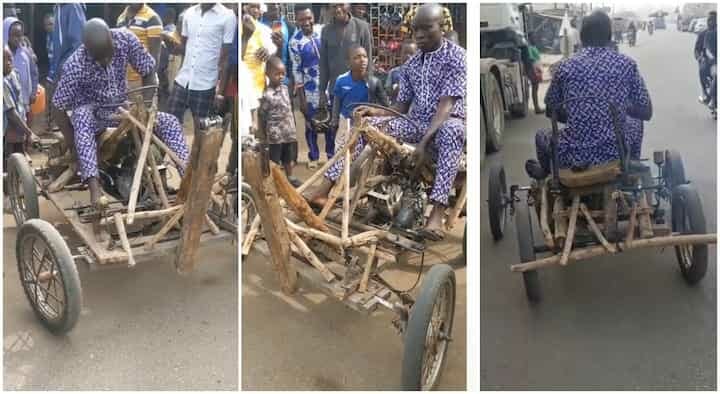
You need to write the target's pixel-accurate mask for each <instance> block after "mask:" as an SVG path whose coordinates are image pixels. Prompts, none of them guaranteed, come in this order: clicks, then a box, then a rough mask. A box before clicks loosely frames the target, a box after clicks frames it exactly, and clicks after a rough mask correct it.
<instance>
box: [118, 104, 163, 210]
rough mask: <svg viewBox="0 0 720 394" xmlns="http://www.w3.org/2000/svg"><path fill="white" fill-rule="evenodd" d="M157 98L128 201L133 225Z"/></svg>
mask: <svg viewBox="0 0 720 394" xmlns="http://www.w3.org/2000/svg"><path fill="white" fill-rule="evenodd" d="M156 107H157V98H155V99H154V101H153V106H152V108H151V109H150V116H148V121H147V126H146V127H145V130H144V133H143V141H142V147H141V148H140V155H139V156H138V161H137V166H136V167H135V175H134V176H133V182H132V187H131V188H130V200H129V201H128V208H127V210H128V212H127V215H128V216H127V219H126V220H127V222H128V224H132V223H133V221H134V220H135V207H136V205H137V199H138V194H139V193H140V182H141V181H142V175H143V172H144V171H145V164H146V162H147V156H148V152H149V151H150V141H152V134H153V130H152V129H153V128H152V127H151V126H153V125H154V124H155V117H156V114H157V110H156Z"/></svg>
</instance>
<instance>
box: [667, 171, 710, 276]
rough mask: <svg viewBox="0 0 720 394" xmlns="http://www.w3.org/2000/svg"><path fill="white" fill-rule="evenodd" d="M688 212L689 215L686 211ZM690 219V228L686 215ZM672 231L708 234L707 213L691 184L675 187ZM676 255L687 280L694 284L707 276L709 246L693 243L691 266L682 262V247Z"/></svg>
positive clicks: (677, 249)
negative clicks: (685, 226) (705, 213)
mask: <svg viewBox="0 0 720 394" xmlns="http://www.w3.org/2000/svg"><path fill="white" fill-rule="evenodd" d="M686 212H687V215H685V213H686ZM683 216H687V218H688V219H689V220H690V228H689V229H686V228H684V223H685V221H684V219H685V218H684V217H683ZM672 231H673V232H681V233H684V234H706V232H707V226H706V224H705V215H704V214H703V209H702V202H701V201H700V195H699V194H698V192H697V190H696V189H695V187H693V186H692V185H690V184H687V185H680V186H677V187H675V188H674V189H673V196H672ZM675 255H676V257H677V260H678V265H679V266H680V272H682V276H683V278H685V281H686V282H687V283H688V284H690V285H694V284H696V283H698V282H700V280H701V279H702V278H703V277H705V274H706V273H707V265H708V246H707V245H704V244H702V245H701V244H698V245H693V262H692V265H691V266H690V268H689V269H688V268H686V267H685V265H683V264H682V260H681V257H680V256H681V254H680V247H677V246H676V247H675Z"/></svg>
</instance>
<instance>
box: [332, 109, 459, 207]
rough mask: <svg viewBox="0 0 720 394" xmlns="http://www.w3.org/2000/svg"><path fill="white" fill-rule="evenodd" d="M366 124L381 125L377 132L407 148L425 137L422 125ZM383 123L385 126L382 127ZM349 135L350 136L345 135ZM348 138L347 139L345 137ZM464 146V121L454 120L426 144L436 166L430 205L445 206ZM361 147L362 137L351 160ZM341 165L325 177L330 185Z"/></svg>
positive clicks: (373, 120)
mask: <svg viewBox="0 0 720 394" xmlns="http://www.w3.org/2000/svg"><path fill="white" fill-rule="evenodd" d="M369 121H370V124H372V125H373V126H376V127H377V126H378V125H380V124H382V123H385V126H384V127H382V128H381V130H382V131H384V132H385V134H387V135H390V136H392V137H395V138H397V139H398V140H400V141H401V142H406V143H410V144H416V143H419V142H420V140H422V137H423V136H424V135H425V132H426V131H427V129H428V127H429V126H430V122H422V121H418V120H415V123H416V124H417V125H418V126H419V127H418V128H417V129H416V128H415V127H414V126H412V125H411V124H410V123H408V121H407V120H405V119H403V118H397V117H385V116H381V117H372V118H369ZM386 122H387V123H386ZM348 134H351V133H348ZM348 137H349V135H348ZM464 144H465V120H463V119H458V118H450V119H448V120H446V121H445V123H443V124H442V125H441V126H440V127H439V128H438V131H437V132H436V133H435V137H434V139H433V141H432V143H431V144H430V145H431V146H430V148H431V151H432V155H433V160H435V161H436V163H437V169H436V171H435V181H434V184H433V189H432V192H431V193H430V201H432V202H434V203H438V204H442V205H447V204H448V195H449V194H450V189H451V188H452V185H453V182H455V177H456V176H457V172H458V164H459V160H460V155H462V152H463V146H464ZM343 145H345V144H344V143H343ZM364 147H365V141H364V140H363V138H362V137H360V138H359V139H358V143H357V144H356V145H355V150H354V152H353V154H352V160H355V159H356V158H357V156H358V155H359V154H360V152H362V150H363V148H364ZM344 164H345V159H340V160H338V161H337V162H336V163H335V164H333V165H332V166H331V167H330V168H329V169H328V170H327V172H326V173H325V177H326V178H328V179H329V180H331V181H336V180H337V179H338V178H340V174H342V171H343V168H344Z"/></svg>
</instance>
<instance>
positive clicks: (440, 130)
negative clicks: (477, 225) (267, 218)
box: [308, 4, 467, 240]
mask: <svg viewBox="0 0 720 394" xmlns="http://www.w3.org/2000/svg"><path fill="white" fill-rule="evenodd" d="M442 22H443V7H442V6H440V5H437V4H425V5H422V6H420V7H419V8H418V10H417V13H416V16H415V19H414V21H413V30H414V38H415V42H416V44H417V47H418V49H419V50H420V51H419V52H417V53H416V54H415V55H414V56H412V57H411V58H410V59H409V60H408V61H407V63H406V64H405V67H404V69H403V71H402V72H401V75H400V90H399V92H398V96H397V100H396V103H395V104H394V105H393V107H392V108H393V109H395V110H397V111H398V112H401V113H404V114H407V116H408V117H409V118H410V119H411V120H412V121H413V123H415V124H417V125H418V126H419V127H418V128H415V127H414V126H413V125H412V124H410V123H408V121H407V120H405V119H403V118H399V117H391V118H388V116H391V115H392V114H391V113H389V112H387V111H385V110H382V109H377V108H371V107H363V106H361V107H358V108H357V110H356V113H357V114H358V115H360V116H370V117H372V118H370V122H371V124H373V125H380V124H382V123H385V122H387V121H388V120H389V119H391V120H390V121H389V122H387V123H386V125H385V126H383V127H382V128H381V130H382V131H384V132H385V133H387V134H388V135H391V136H393V137H396V138H398V139H400V140H401V141H403V142H407V143H412V144H418V145H417V147H416V149H415V153H414V154H415V157H414V162H415V163H416V166H417V167H418V168H420V167H421V165H422V164H423V162H424V161H425V158H426V157H427V154H428V153H430V152H429V151H428V149H429V148H432V153H433V154H434V157H435V159H436V161H437V168H436V170H435V180H434V185H433V189H432V193H431V194H430V196H429V199H430V204H431V205H432V207H433V208H432V212H431V214H430V217H429V219H428V221H427V224H426V226H425V229H424V230H425V231H424V233H425V234H424V235H425V236H426V237H427V238H429V239H433V240H437V239H440V238H442V237H443V235H444V231H443V219H444V216H445V209H446V207H447V205H448V195H449V193H450V190H451V188H452V185H453V183H454V181H455V177H456V175H457V172H458V164H459V159H460V156H461V155H462V152H463V146H464V143H465V94H466V87H465V83H466V73H467V68H466V64H465V50H464V49H463V48H461V47H460V46H458V45H456V44H454V43H452V42H450V41H449V40H447V39H444V38H443V30H442ZM364 145H365V143H364V141H363V140H362V138H361V139H360V140H359V141H358V144H357V146H356V148H355V151H354V156H353V157H356V156H357V155H358V154H359V153H360V152H361V151H362V149H363V147H364ZM342 169H343V161H338V162H337V163H336V164H335V165H333V166H332V167H330V169H329V170H328V171H327V173H326V174H325V179H324V180H323V183H322V184H321V185H320V186H319V187H318V188H317V189H316V190H314V191H313V192H311V193H309V195H308V198H309V199H310V201H312V202H313V203H315V204H317V205H319V204H321V203H323V200H325V198H326V196H327V195H328V193H329V191H330V188H331V187H332V184H333V183H334V182H335V181H336V180H337V179H338V178H339V177H340V174H341V173H342Z"/></svg>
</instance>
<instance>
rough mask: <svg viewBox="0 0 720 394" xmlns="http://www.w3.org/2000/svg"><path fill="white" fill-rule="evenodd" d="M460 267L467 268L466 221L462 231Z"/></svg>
mask: <svg viewBox="0 0 720 394" xmlns="http://www.w3.org/2000/svg"><path fill="white" fill-rule="evenodd" d="M462 252H463V254H462V256H463V258H462V265H463V266H467V221H466V222H465V230H464V231H463V249H462Z"/></svg>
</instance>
